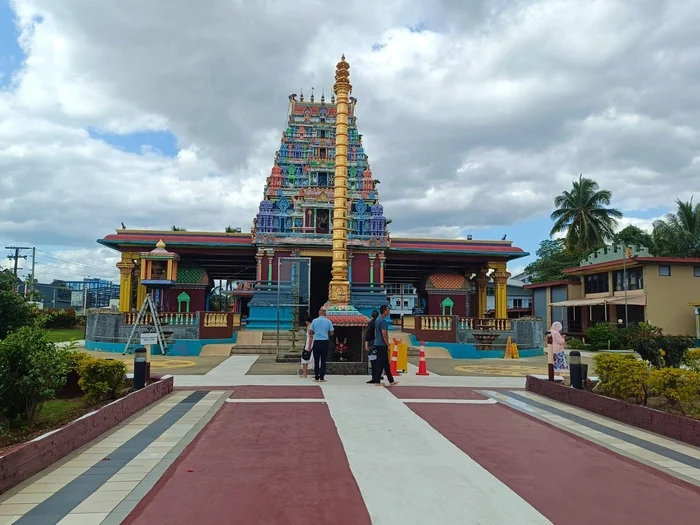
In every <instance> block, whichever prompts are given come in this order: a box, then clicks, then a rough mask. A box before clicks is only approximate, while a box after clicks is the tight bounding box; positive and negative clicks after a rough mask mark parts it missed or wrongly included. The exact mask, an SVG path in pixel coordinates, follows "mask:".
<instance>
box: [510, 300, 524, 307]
mask: <svg viewBox="0 0 700 525" xmlns="http://www.w3.org/2000/svg"><path fill="white" fill-rule="evenodd" d="M509 302H510V303H511V304H510V307H511V308H522V307H523V300H522V299H510V301H509Z"/></svg>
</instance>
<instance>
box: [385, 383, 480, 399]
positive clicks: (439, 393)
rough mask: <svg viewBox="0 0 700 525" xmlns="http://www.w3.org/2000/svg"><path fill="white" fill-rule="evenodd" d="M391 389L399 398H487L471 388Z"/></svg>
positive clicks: (413, 387)
mask: <svg viewBox="0 0 700 525" xmlns="http://www.w3.org/2000/svg"><path fill="white" fill-rule="evenodd" d="M389 391H390V392H391V393H392V394H394V395H395V396H396V397H398V398H399V399H487V397H486V396H485V395H483V394H480V393H479V392H476V391H475V390H472V389H471V388H464V387H444V386H401V385H399V386H395V387H393V388H390V389H389Z"/></svg>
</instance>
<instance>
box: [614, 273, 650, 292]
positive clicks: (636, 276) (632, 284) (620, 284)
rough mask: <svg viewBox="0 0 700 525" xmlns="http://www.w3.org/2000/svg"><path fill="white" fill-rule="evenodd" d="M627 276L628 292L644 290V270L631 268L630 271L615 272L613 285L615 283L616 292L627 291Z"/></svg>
mask: <svg viewBox="0 0 700 525" xmlns="http://www.w3.org/2000/svg"><path fill="white" fill-rule="evenodd" d="M625 274H627V290H642V289H644V270H643V269H642V268H630V269H629V270H617V271H615V272H613V283H615V291H616V292H624V291H625Z"/></svg>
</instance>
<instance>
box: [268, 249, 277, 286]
mask: <svg viewBox="0 0 700 525" xmlns="http://www.w3.org/2000/svg"><path fill="white" fill-rule="evenodd" d="M265 253H266V254H267V285H268V286H270V285H271V284H272V262H273V261H274V258H275V250H273V249H269V250H265ZM278 277H279V276H278Z"/></svg>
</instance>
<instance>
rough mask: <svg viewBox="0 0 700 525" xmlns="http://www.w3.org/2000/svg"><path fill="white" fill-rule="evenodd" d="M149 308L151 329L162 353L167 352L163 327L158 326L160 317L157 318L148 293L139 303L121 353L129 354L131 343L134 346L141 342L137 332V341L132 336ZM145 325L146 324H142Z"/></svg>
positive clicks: (154, 306) (131, 351) (151, 296)
mask: <svg viewBox="0 0 700 525" xmlns="http://www.w3.org/2000/svg"><path fill="white" fill-rule="evenodd" d="M149 310H150V313H151V316H152V317H153V329H154V331H155V333H156V334H157V336H158V346H160V350H161V352H162V353H163V355H165V354H167V352H168V344H167V343H166V342H165V336H164V335H163V329H162V328H161V326H160V319H158V312H157V311H156V305H155V304H154V303H153V295H151V294H150V293H149V294H147V295H146V299H145V300H144V301H143V304H142V305H141V309H140V310H139V314H138V315H137V316H136V321H135V322H134V327H133V328H132V329H131V334H129V339H127V341H126V346H125V347H124V352H122V355H125V354H131V353H133V348H132V345H134V346H136V345H137V344H140V343H141V340H140V336H141V334H140V333H139V334H138V336H139V341H138V343H137V342H136V341H134V342H133V343H132V341H133V340H134V336H136V335H137V334H136V332H137V330H138V328H139V326H141V325H142V324H143V323H142V322H143V319H144V316H145V315H146V314H147V313H148V311H149ZM144 326H146V325H144Z"/></svg>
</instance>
